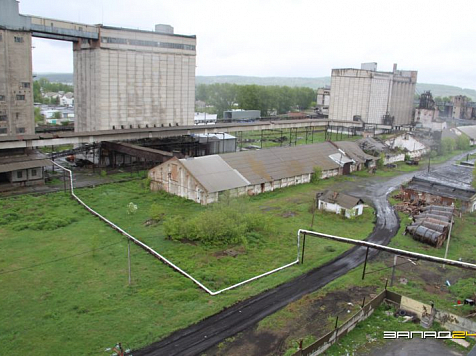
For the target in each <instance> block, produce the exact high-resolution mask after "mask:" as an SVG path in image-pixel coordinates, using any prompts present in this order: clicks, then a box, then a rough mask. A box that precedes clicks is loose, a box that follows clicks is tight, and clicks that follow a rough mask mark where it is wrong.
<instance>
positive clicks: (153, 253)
mask: <svg viewBox="0 0 476 356" xmlns="http://www.w3.org/2000/svg"><path fill="white" fill-rule="evenodd" d="M51 162H52V163H53V164H54V165H55V166H57V167H59V168H61V169H63V170H64V171H66V172H68V174H69V181H70V185H71V195H72V196H73V197H74V199H76V200H77V201H78V202H79V203H80V204H81V205H82V206H84V207H85V208H86V209H87V210H88V211H89V212H90V213H92V214H93V215H96V216H97V217H98V218H100V219H101V220H103V221H104V222H105V223H107V224H108V225H110V226H111V227H112V228H113V229H115V230H117V231H119V232H120V233H121V234H123V235H124V236H126V237H127V238H128V239H130V240H131V241H132V242H134V243H135V244H136V245H139V246H140V247H142V248H143V249H144V250H146V251H147V252H149V253H150V254H151V255H153V256H155V257H156V258H158V259H159V260H161V261H162V262H164V263H165V264H167V265H168V266H170V267H172V268H173V269H175V270H176V271H178V272H180V273H181V274H183V275H184V276H185V277H187V278H190V279H191V280H192V281H193V282H194V283H195V284H196V285H198V286H199V287H200V288H202V289H203V290H204V291H206V292H207V293H208V294H210V295H217V294H220V293H223V292H225V291H227V290H230V289H234V288H236V287H239V286H241V285H243V284H246V283H249V282H251V281H254V280H256V279H259V278H261V277H265V276H267V275H270V274H272V273H275V272H278V271H280V270H282V269H285V268H288V267H290V266H292V265H295V264H297V263H299V232H298V237H297V258H296V260H295V261H294V262H291V263H288V264H286V265H284V266H281V267H278V268H275V269H273V270H271V271H268V272H265V273H263V274H260V275H258V276H255V277H252V278H249V279H247V280H245V281H242V282H240V283H237V284H234V285H232V286H230V287H227V288H223V289H220V290H218V291H215V292H214V291H212V290H210V289H208V288H207V287H206V286H204V285H203V284H202V283H200V282H199V281H197V280H196V279H195V278H193V277H192V276H191V275H190V274H188V273H187V272H185V271H184V270H183V269H181V268H180V267H178V266H176V265H175V264H173V263H172V262H171V261H169V260H168V259H166V258H165V257H164V256H162V255H161V254H159V253H158V252H157V251H155V250H154V249H152V248H151V247H149V246H147V245H146V244H145V243H143V242H142V241H140V240H138V239H136V238H135V237H134V236H132V235H131V234H129V233H128V232H126V231H124V230H123V229H121V228H120V227H119V226H117V225H116V224H114V223H113V222H111V221H109V220H108V219H106V218H105V217H104V216H102V215H101V214H99V213H98V212H96V211H95V210H93V209H92V208H90V207H89V206H88V205H87V204H86V203H85V202H83V201H82V200H81V199H80V198H79V197H78V196H77V195H76V194H75V193H74V186H73V172H72V171H71V170H69V169H67V168H65V167H63V166H61V165H59V164H58V163H56V162H54V161H51Z"/></svg>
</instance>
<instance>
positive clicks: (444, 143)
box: [440, 137, 456, 156]
mask: <svg viewBox="0 0 476 356" xmlns="http://www.w3.org/2000/svg"><path fill="white" fill-rule="evenodd" d="M455 147H456V142H455V140H453V139H452V138H449V137H447V138H444V139H442V140H441V144H440V155H442V156H444V155H446V154H449V153H451V152H453V151H454V149H455Z"/></svg>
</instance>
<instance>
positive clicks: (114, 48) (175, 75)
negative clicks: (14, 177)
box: [0, 0, 196, 135]
mask: <svg viewBox="0 0 476 356" xmlns="http://www.w3.org/2000/svg"><path fill="white" fill-rule="evenodd" d="M173 32H174V31H173V28H172V26H170V25H157V26H156V28H155V31H140V30H133V29H124V28H114V27H107V26H103V25H87V24H80V23H73V22H68V21H61V20H56V19H48V18H42V17H36V16H25V15H21V14H20V13H19V8H18V2H17V1H16V0H1V1H0V135H17V134H33V133H34V116H33V92H32V57H31V37H32V36H34V37H42V38H50V39H54V40H62V41H69V42H73V50H74V87H75V93H74V97H75V110H76V112H75V117H76V121H75V129H76V131H96V130H113V129H126V128H127V129H129V128H144V127H154V126H155V127H157V126H176V125H193V117H194V109H195V108H194V104H195V57H196V49H195V46H196V37H195V36H184V35H176V34H174V33H173Z"/></svg>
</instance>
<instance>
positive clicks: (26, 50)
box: [0, 3, 35, 136]
mask: <svg viewBox="0 0 476 356" xmlns="http://www.w3.org/2000/svg"><path fill="white" fill-rule="evenodd" d="M3 6H4V4H3V3H2V4H1V6H0V17H1V16H2V15H1V13H2V11H3V10H4V9H3ZM31 68H32V57H31V34H30V33H29V32H25V31H21V30H17V31H8V30H5V29H3V28H2V27H1V23H0V136H1V135H5V136H7V135H8V136H14V135H25V134H33V133H35V122H34V118H33V84H32V81H33V79H32V73H31Z"/></svg>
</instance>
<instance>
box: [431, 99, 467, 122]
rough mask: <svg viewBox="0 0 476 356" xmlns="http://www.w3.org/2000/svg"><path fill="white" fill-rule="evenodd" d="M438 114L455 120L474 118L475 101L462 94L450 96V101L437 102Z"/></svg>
mask: <svg viewBox="0 0 476 356" xmlns="http://www.w3.org/2000/svg"><path fill="white" fill-rule="evenodd" d="M437 105H438V109H439V115H440V116H441V117H445V118H452V119H457V120H471V119H475V118H476V102H474V101H471V99H470V98H468V97H466V96H464V95H457V96H451V97H450V101H447V102H439V103H437Z"/></svg>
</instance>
